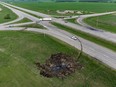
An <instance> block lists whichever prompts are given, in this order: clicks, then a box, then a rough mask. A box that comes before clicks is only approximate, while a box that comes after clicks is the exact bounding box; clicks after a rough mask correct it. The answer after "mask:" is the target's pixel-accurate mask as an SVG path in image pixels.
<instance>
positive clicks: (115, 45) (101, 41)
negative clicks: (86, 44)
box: [52, 22, 116, 51]
mask: <svg viewBox="0 0 116 87" xmlns="http://www.w3.org/2000/svg"><path fill="white" fill-rule="evenodd" d="M52 24H53V25H55V26H57V27H58V28H60V29H62V30H65V31H67V32H70V33H73V34H75V35H77V36H79V37H82V38H84V39H87V40H89V41H91V42H94V43H96V44H98V45H101V46H104V47H106V48H109V49H111V50H113V51H116V43H112V42H110V41H106V40H104V39H102V38H99V37H96V36H93V35H91V34H88V33H84V32H82V31H80V30H75V29H72V28H70V27H67V26H64V25H61V24H59V23H55V22H52Z"/></svg>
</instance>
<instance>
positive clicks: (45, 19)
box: [40, 18, 52, 21]
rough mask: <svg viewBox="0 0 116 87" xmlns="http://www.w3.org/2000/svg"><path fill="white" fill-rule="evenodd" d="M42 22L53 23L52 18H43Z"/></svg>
mask: <svg viewBox="0 0 116 87" xmlns="http://www.w3.org/2000/svg"><path fill="white" fill-rule="evenodd" d="M40 20H41V21H52V18H41V19H40Z"/></svg>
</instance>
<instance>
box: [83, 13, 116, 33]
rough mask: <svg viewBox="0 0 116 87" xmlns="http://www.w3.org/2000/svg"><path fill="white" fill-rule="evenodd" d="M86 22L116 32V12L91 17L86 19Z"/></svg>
mask: <svg viewBox="0 0 116 87" xmlns="http://www.w3.org/2000/svg"><path fill="white" fill-rule="evenodd" d="M84 22H85V23H87V24H88V25H91V26H92V27H96V28H99V29H103V30H106V31H110V32H113V33H116V13H114V14H109V15H104V16H97V17H89V18H86V19H84Z"/></svg>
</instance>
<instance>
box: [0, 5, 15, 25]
mask: <svg viewBox="0 0 116 87" xmlns="http://www.w3.org/2000/svg"><path fill="white" fill-rule="evenodd" d="M0 8H2V11H0V23H4V22H8V21H12V20H14V19H16V18H17V15H15V14H14V13H13V12H12V11H11V10H9V9H8V8H6V7H4V6H2V5H0ZM7 14H10V17H11V19H4V16H5V15H7Z"/></svg>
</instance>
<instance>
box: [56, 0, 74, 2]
mask: <svg viewBox="0 0 116 87" xmlns="http://www.w3.org/2000/svg"><path fill="white" fill-rule="evenodd" d="M75 1H76V0H56V2H75Z"/></svg>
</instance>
